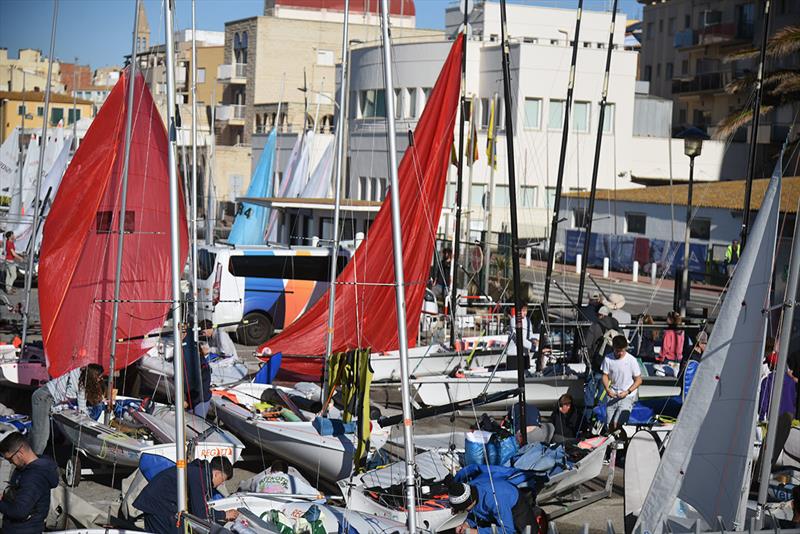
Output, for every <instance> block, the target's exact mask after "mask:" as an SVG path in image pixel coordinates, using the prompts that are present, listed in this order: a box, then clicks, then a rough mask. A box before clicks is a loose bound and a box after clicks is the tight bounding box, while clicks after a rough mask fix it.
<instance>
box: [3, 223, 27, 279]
mask: <svg viewBox="0 0 800 534" xmlns="http://www.w3.org/2000/svg"><path fill="white" fill-rule="evenodd" d="M16 240H17V238H16V237H14V232H11V231H8V232H6V255H5V258H6V294H8V295H13V294H14V293H15V292H16V291H15V290H14V282H16V280H17V264H16V263H15V262H16V261H22V260H24V259H25V258H23V257H22V255H21V254H20V253H19V252H17V247H16V245H15V242H16Z"/></svg>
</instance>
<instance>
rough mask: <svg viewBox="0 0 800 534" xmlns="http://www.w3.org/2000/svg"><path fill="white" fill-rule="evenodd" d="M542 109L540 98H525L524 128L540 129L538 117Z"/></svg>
mask: <svg viewBox="0 0 800 534" xmlns="http://www.w3.org/2000/svg"><path fill="white" fill-rule="evenodd" d="M541 109H542V99H541V98H526V99H525V128H529V129H533V130H538V129H539V127H540V124H541V122H540V119H539V116H540V114H541V112H540V110H541Z"/></svg>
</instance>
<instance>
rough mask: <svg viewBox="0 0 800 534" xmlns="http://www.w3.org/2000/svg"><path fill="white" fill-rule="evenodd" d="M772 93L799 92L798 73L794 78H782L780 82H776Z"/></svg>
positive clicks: (799, 78) (799, 80)
mask: <svg viewBox="0 0 800 534" xmlns="http://www.w3.org/2000/svg"><path fill="white" fill-rule="evenodd" d="M772 92H773V93H775V94H778V95H785V94H787V93H799V92H800V74H798V75H797V76H796V77H794V78H788V79H786V80H783V81H782V82H781V83H780V84H778V86H777V87H775V89H773V90H772Z"/></svg>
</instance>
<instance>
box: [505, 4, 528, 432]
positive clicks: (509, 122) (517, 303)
mask: <svg viewBox="0 0 800 534" xmlns="http://www.w3.org/2000/svg"><path fill="white" fill-rule="evenodd" d="M500 42H501V43H502V44H501V46H502V47H503V48H502V50H503V93H504V94H503V98H504V102H505V108H506V149H507V150H508V197H509V200H510V201H511V202H510V204H511V205H510V208H511V265H512V276H513V280H514V333H515V334H516V339H515V343H516V345H517V387H518V388H519V421H520V425H524V424H525V421H527V418H526V415H527V414H526V411H527V409H526V406H525V404H526V403H525V364H524V358H523V356H524V354H523V345H522V291H521V289H520V283H519V281H520V272H519V254H518V253H517V251H518V250H519V235H518V232H517V195H516V191H517V177H516V169H515V164H514V103H513V101H512V100H511V65H510V55H511V50H510V46H509V41H508V27H507V22H506V0H500ZM523 428H524V426H523ZM521 434H522V444H523V445H525V444H526V443H528V437H527V434H526V433H525V432H524V431H523V432H522V433H521Z"/></svg>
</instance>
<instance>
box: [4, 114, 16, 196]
mask: <svg viewBox="0 0 800 534" xmlns="http://www.w3.org/2000/svg"><path fill="white" fill-rule="evenodd" d="M18 181H19V128H14V130H13V131H12V132H11V135H9V136H8V138H6V140H5V141H3V144H2V145H0V198H2V199H4V202H3V203H2V204H5V205H9V204H10V203H11V195H12V194H13V192H14V184H16V183H17V182H18Z"/></svg>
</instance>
